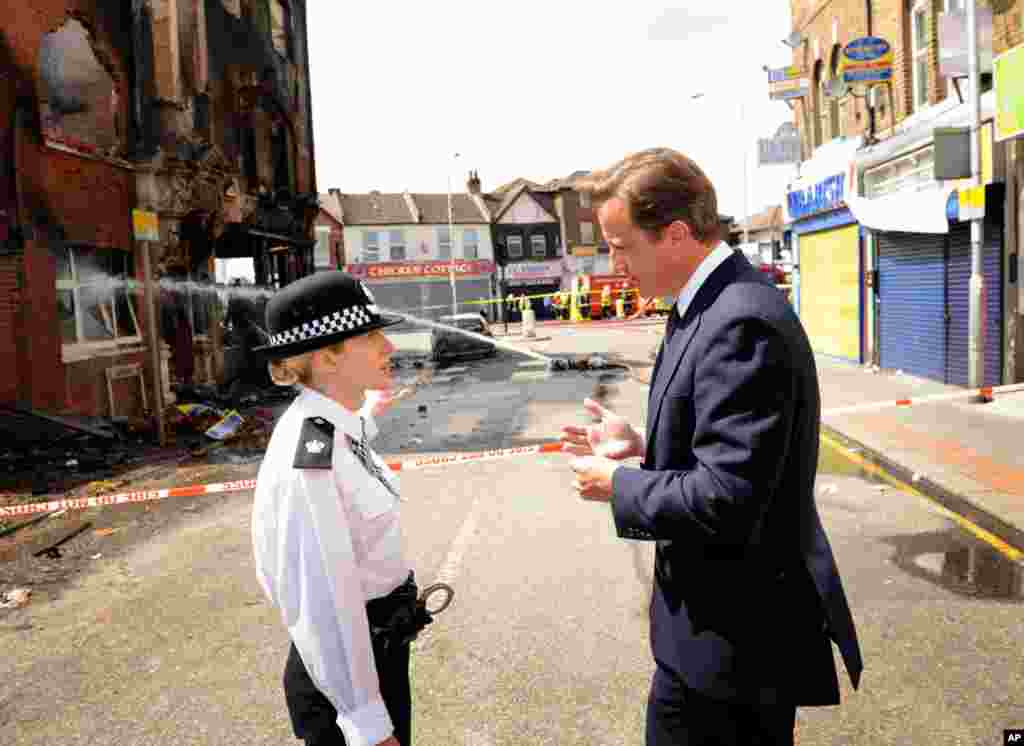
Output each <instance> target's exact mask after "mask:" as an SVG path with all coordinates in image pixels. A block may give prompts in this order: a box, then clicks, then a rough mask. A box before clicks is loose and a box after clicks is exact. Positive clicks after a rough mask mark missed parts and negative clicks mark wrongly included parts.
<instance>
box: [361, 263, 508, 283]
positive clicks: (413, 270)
mask: <svg viewBox="0 0 1024 746" xmlns="http://www.w3.org/2000/svg"><path fill="white" fill-rule="evenodd" d="M345 271H346V272H348V273H349V274H351V275H354V276H356V277H366V278H367V279H371V280H382V279H391V278H403V277H447V276H448V275H449V274H450V273H452V272H454V273H455V274H456V275H480V274H488V273H491V272H494V262H492V261H490V260H489V259H478V260H472V261H458V260H456V261H455V262H381V263H379V264H346V265H345Z"/></svg>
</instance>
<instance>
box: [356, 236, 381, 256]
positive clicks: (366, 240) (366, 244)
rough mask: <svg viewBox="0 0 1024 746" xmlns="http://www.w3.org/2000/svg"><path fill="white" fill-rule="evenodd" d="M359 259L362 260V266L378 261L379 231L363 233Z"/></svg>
mask: <svg viewBox="0 0 1024 746" xmlns="http://www.w3.org/2000/svg"><path fill="white" fill-rule="evenodd" d="M371 237H372V239H373V240H372V241H371V240H370V239H371ZM371 245H372V247H373V248H372V250H371V248H370V247H371ZM360 259H362V260H363V264H376V263H377V262H379V261H380V231H367V230H364V231H363V250H362V255H361V256H360Z"/></svg>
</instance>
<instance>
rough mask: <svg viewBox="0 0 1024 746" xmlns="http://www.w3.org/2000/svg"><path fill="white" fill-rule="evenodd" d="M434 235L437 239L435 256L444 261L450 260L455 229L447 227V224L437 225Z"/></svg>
mask: <svg viewBox="0 0 1024 746" xmlns="http://www.w3.org/2000/svg"><path fill="white" fill-rule="evenodd" d="M434 236H435V238H436V239H437V258H438V259H444V260H445V261H449V260H451V258H452V251H453V250H454V244H455V241H454V238H455V231H454V230H451V229H449V228H448V226H447V225H439V226H438V227H437V231H436V232H435V234H434ZM445 236H447V238H445Z"/></svg>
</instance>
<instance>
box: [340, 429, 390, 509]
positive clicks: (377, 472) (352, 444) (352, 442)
mask: <svg viewBox="0 0 1024 746" xmlns="http://www.w3.org/2000/svg"><path fill="white" fill-rule="evenodd" d="M359 421H360V423H362V426H363V437H361V438H359V439H358V440H356V439H355V438H353V437H352V436H351V435H346V436H345V437H346V438H348V446H349V448H350V449H351V450H352V453H354V454H355V456H356V458H357V459H359V463H361V464H362V465H363V468H364V469H366V471H368V472H369V473H370V474H372V475H373V476H375V477H376V478H377V481H379V482H380V483H381V484H383V485H384V486H385V487H387V488H388V492H390V493H391V494H392V495H394V496H395V497H398V493H397V492H396V491H395V488H394V487H392V486H391V483H390V482H389V481H388V480H387V479H385V478H384V472H383V470H382V469H381V468H380V466H378V465H377V462H376V461H374V460H373V456H371V455H370V449H369V447H368V446H367V445H366V420H364V419H363V418H362V417H360V418H359Z"/></svg>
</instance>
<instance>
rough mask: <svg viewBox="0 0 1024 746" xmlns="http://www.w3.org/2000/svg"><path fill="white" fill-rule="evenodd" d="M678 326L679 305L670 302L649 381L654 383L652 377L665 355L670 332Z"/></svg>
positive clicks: (655, 375)
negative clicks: (662, 335) (670, 308)
mask: <svg viewBox="0 0 1024 746" xmlns="http://www.w3.org/2000/svg"><path fill="white" fill-rule="evenodd" d="M678 328H679V306H677V305H676V304H675V303H673V304H672V310H671V311H670V312H669V315H668V321H666V322H665V338H664V339H662V340H661V348H660V349H659V350H658V358H657V359H656V360H655V361H654V369H653V370H652V371H651V383H652V384H653V383H654V379H655V378H656V377H657V375H658V368H660V367H661V359H662V358H663V357H664V356H665V347H667V346H668V343H669V341H670V340H671V339H672V334H673V333H674V332H675V330H676V329H678Z"/></svg>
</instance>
